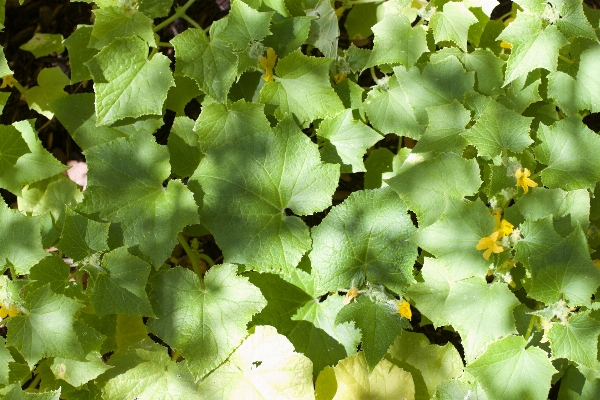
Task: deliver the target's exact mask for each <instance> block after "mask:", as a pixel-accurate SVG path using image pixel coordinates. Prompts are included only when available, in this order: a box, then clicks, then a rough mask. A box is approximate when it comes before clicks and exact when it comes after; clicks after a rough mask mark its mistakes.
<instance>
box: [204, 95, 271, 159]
mask: <svg viewBox="0 0 600 400" xmlns="http://www.w3.org/2000/svg"><path fill="white" fill-rule="evenodd" d="M263 108H264V106H263V105H260V104H254V103H246V102H245V101H244V100H240V101H237V102H235V103H233V104H228V105H223V104H216V103H213V104H208V105H205V106H204V107H202V113H201V114H200V117H199V118H198V120H197V121H196V125H195V126H194V130H195V131H196V133H198V136H199V137H200V139H199V140H200V151H202V152H203V153H208V152H209V151H211V150H213V149H215V148H217V147H219V146H222V145H224V144H228V143H232V142H235V141H236V140H238V139H242V138H244V137H246V136H252V135H256V134H260V133H264V132H269V131H270V130H271V125H270V124H269V121H268V120H267V117H266V116H265V113H264V111H263Z"/></svg>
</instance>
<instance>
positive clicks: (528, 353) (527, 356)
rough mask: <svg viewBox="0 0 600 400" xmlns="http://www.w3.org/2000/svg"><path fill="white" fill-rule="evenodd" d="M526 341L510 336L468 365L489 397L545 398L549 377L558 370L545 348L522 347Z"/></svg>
mask: <svg viewBox="0 0 600 400" xmlns="http://www.w3.org/2000/svg"><path fill="white" fill-rule="evenodd" d="M526 344H527V343H526V341H525V339H524V338H523V337H521V336H509V337H507V338H505V339H502V340H499V341H497V342H494V343H492V344H490V345H489V346H488V348H487V350H486V352H485V353H484V354H483V355H482V356H481V357H479V358H478V359H477V360H476V361H475V362H473V363H472V364H470V365H468V366H467V372H469V373H470V374H471V375H473V376H474V377H475V378H477V380H478V381H479V383H480V384H481V386H482V387H483V389H484V390H485V393H486V394H487V395H488V398H489V399H490V400H496V399H499V400H500V399H524V398H527V399H531V400H538V399H539V400H544V399H546V398H547V396H548V391H549V390H550V380H551V378H552V375H553V374H554V373H555V372H557V371H556V370H555V369H554V367H553V366H552V363H551V362H550V360H549V359H548V354H547V353H546V352H545V351H543V350H541V349H540V348H538V347H535V346H532V347H529V348H527V349H525V346H526Z"/></svg>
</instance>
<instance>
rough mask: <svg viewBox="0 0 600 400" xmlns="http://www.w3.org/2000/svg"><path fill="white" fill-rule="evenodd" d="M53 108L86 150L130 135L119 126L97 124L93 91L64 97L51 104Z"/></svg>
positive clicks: (77, 141) (76, 140)
mask: <svg viewBox="0 0 600 400" xmlns="http://www.w3.org/2000/svg"><path fill="white" fill-rule="evenodd" d="M51 110H52V112H54V114H55V116H56V118H57V119H58V120H59V121H60V123H61V124H62V125H63V126H64V127H65V128H66V129H67V130H68V131H69V134H70V135H71V137H72V138H73V140H74V141H75V143H77V144H78V145H79V147H81V149H82V150H84V151H85V150H87V149H89V148H90V147H93V146H97V145H99V144H104V143H107V142H110V141H111V140H114V139H117V138H121V137H128V136H129V135H128V134H127V133H125V132H123V131H121V130H119V129H118V128H111V127H108V126H96V112H95V110H94V94H93V93H77V94H72V95H69V96H66V97H62V98H60V99H58V100H55V101H54V102H53V103H52V104H51Z"/></svg>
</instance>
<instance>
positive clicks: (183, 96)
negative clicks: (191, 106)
mask: <svg viewBox="0 0 600 400" xmlns="http://www.w3.org/2000/svg"><path fill="white" fill-rule="evenodd" d="M173 79H174V80H175V86H171V88H170V89H169V93H167V99H166V100H165V108H166V109H167V110H171V111H175V113H176V114H177V116H184V115H185V106H187V104H188V103H189V102H190V101H191V100H193V99H194V98H197V97H199V96H201V95H202V92H201V91H200V88H199V87H198V85H197V84H196V81H194V80H193V79H192V78H188V77H187V76H180V75H177V76H175V77H174V78H173Z"/></svg>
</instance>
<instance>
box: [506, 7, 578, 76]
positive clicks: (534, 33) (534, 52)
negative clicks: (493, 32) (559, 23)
mask: <svg viewBox="0 0 600 400" xmlns="http://www.w3.org/2000/svg"><path fill="white" fill-rule="evenodd" d="M497 40H504V41H506V42H508V43H510V44H512V45H513V48H512V49H511V54H510V57H509V58H508V62H507V64H506V76H505V78H504V85H503V86H506V85H508V84H509V83H510V82H512V81H514V80H515V79H516V78H518V77H519V76H522V75H525V74H527V73H529V72H531V71H533V70H534V69H536V68H544V69H546V70H548V71H550V72H554V71H556V64H557V61H558V51H559V50H560V48H561V47H563V46H564V45H566V44H568V43H569V41H568V40H567V39H566V38H565V37H564V36H563V34H562V33H560V31H559V30H558V28H557V27H556V25H548V26H546V27H545V28H544V27H543V22H542V20H541V19H540V18H539V17H537V16H535V15H532V14H527V13H523V12H521V13H519V14H518V15H517V18H515V20H514V21H513V22H512V23H511V24H510V25H508V27H506V29H504V30H503V31H502V33H501V34H500V35H499V36H498V38H497Z"/></svg>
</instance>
